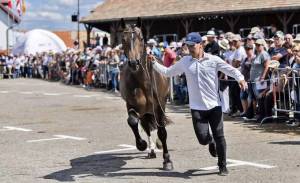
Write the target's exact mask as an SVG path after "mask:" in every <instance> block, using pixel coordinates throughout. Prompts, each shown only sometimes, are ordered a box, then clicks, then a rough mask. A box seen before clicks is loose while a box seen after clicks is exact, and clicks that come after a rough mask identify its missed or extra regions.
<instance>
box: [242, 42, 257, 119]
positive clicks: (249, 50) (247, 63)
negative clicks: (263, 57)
mask: <svg viewBox="0 0 300 183" xmlns="http://www.w3.org/2000/svg"><path fill="white" fill-rule="evenodd" d="M245 50H246V55H247V56H246V58H245V60H244V61H243V62H242V66H241V73H242V74H243V75H244V77H245V81H246V82H249V81H250V69H251V64H252V63H253V61H254V59H255V54H254V51H253V44H251V43H250V44H247V45H246V46H245ZM240 97H241V102H242V106H243V113H242V114H241V115H240V116H241V117H246V116H247V111H248V109H249V108H250V107H251V106H250V105H251V104H252V99H250V98H249V91H248V90H246V91H241V96H240ZM253 105H256V103H255V104H253ZM252 109H253V108H252Z"/></svg>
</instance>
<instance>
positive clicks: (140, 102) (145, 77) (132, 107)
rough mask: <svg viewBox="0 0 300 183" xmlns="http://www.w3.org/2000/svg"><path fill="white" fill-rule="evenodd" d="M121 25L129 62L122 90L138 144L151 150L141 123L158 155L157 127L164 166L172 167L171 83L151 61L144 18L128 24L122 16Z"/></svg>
mask: <svg viewBox="0 0 300 183" xmlns="http://www.w3.org/2000/svg"><path fill="white" fill-rule="evenodd" d="M121 25H122V28H123V35H122V45H123V49H124V53H125V55H126V57H127V59H128V61H127V63H126V64H125V65H124V66H123V68H122V70H121V79H120V92H121V95H122V98H123V99H124V100H125V102H126V107H127V112H128V119H127V122H128V124H129V126H130V127H131V129H132V131H133V133H134V136H135V140H136V147H137V149H138V150H140V151H145V150H146V149H147V142H146V141H145V140H143V139H142V137H141V136H140V133H139V129H138V125H139V123H140V124H141V126H142V128H143V129H144V130H145V132H146V134H147V136H148V142H149V150H150V152H149V154H148V157H149V158H155V157H156V154H155V152H154V148H155V145H154V143H153V142H152V140H151V131H153V130H156V129H157V135H158V138H159V140H160V141H161V144H162V148H163V158H164V162H163V169H164V170H172V169H173V163H172V161H171V160H170V155H169V152H168V148H167V131H166V128H165V126H166V125H167V124H168V123H170V122H171V121H170V120H169V119H168V118H167V117H166V115H165V106H166V98H167V95H168V93H169V82H168V80H167V78H165V77H164V76H162V75H161V74H159V73H158V72H156V71H153V68H152V64H151V63H150V62H147V53H146V47H145V43H144V40H143V35H142V31H141V19H140V18H139V19H138V22H137V24H136V25H126V24H125V21H124V20H123V19H122V20H121Z"/></svg>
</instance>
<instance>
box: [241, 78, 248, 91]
mask: <svg viewBox="0 0 300 183" xmlns="http://www.w3.org/2000/svg"><path fill="white" fill-rule="evenodd" d="M239 85H240V88H241V89H242V90H243V91H245V90H247V89H248V84H247V82H246V81H245V80H241V81H240V82H239Z"/></svg>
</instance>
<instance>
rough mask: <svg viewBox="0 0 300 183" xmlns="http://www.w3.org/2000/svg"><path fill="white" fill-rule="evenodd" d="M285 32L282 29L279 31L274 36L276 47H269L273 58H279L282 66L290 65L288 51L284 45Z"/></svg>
mask: <svg viewBox="0 0 300 183" xmlns="http://www.w3.org/2000/svg"><path fill="white" fill-rule="evenodd" d="M283 39H284V34H283V32H281V31H277V32H276V34H275V36H274V48H271V49H269V51H268V52H269V54H270V56H271V60H277V61H279V62H280V66H279V67H280V68H284V67H286V66H288V51H287V49H286V48H284V47H283V46H282V45H283Z"/></svg>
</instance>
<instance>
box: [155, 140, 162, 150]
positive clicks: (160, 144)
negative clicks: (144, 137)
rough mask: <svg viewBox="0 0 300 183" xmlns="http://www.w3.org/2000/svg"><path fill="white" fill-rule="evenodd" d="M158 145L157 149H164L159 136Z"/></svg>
mask: <svg viewBox="0 0 300 183" xmlns="http://www.w3.org/2000/svg"><path fill="white" fill-rule="evenodd" d="M155 143H156V147H157V149H162V143H161V141H160V140H159V138H157V139H156V142H155Z"/></svg>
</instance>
